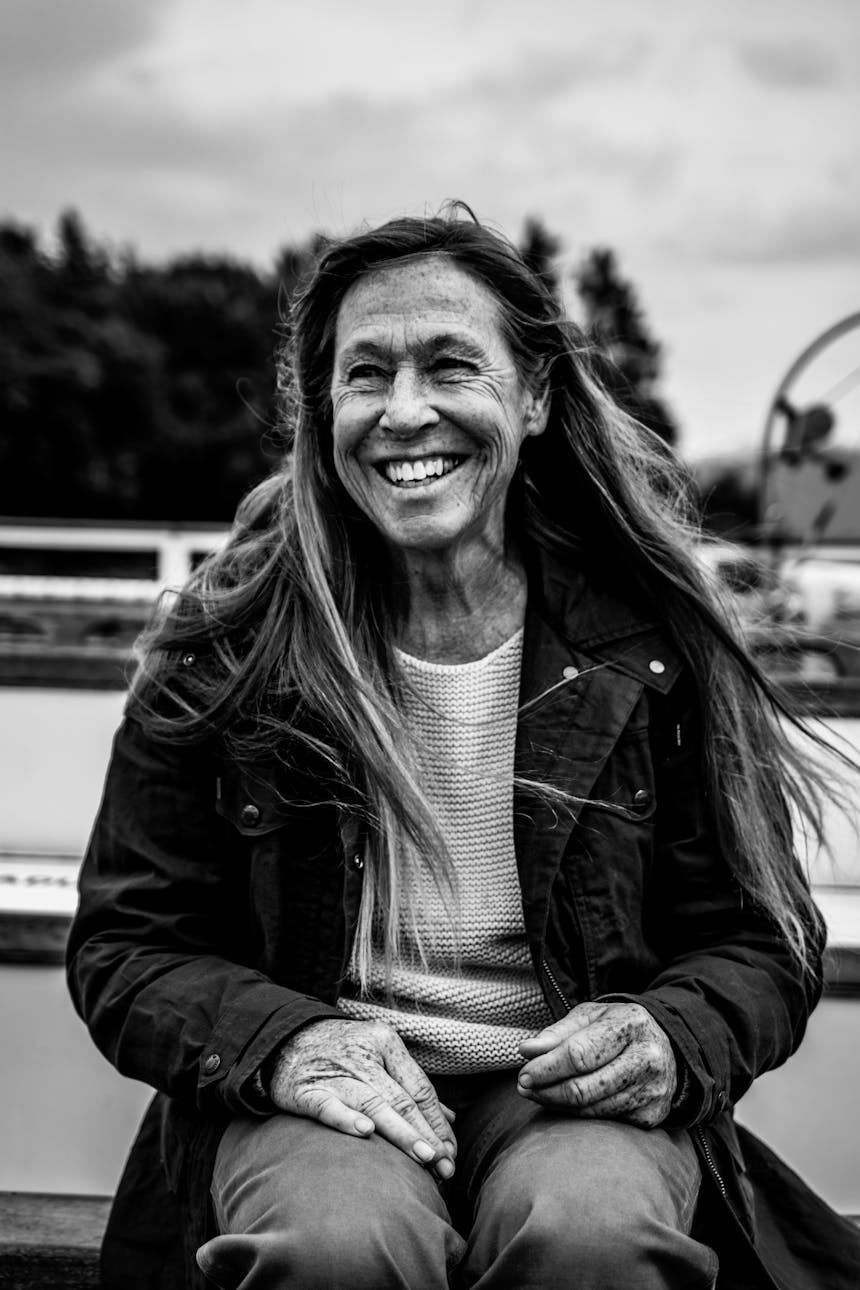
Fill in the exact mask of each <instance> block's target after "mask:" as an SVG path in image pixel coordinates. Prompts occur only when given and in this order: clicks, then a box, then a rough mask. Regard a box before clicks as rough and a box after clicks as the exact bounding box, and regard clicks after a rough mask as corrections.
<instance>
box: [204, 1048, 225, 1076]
mask: <svg viewBox="0 0 860 1290" xmlns="http://www.w3.org/2000/svg"><path fill="white" fill-rule="evenodd" d="M220 1065H221V1058H220V1057H219V1056H218V1054H217V1053H210V1054H209V1056H208V1057H207V1058H206V1061H205V1062H204V1063H203V1074H204V1075H214V1074H215V1072H216V1071H217V1069H218V1067H219V1066H220Z"/></svg>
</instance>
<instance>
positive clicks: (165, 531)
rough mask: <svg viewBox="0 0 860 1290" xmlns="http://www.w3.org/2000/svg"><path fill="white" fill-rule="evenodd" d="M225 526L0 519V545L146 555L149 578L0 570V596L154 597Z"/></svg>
mask: <svg viewBox="0 0 860 1290" xmlns="http://www.w3.org/2000/svg"><path fill="white" fill-rule="evenodd" d="M227 532H228V530H227V526H226V525H214V524H213V525H200V526H193V527H192V526H185V525H176V526H170V525H165V526H163V527H162V526H150V525H145V524H140V525H118V524H117V525H114V524H105V525H90V524H71V523H70V524H61V523H60V524H54V523H45V522H41V523H40V522H39V521H25V520H20V521H16V520H5V521H3V520H0V550H3V549H5V550H15V549H17V550H19V551H20V550H28V551H35V550H38V551H44V552H45V553H46V555H47V554H48V553H49V552H51V551H56V552H60V551H62V552H64V553H65V552H68V551H79V552H81V553H87V552H105V553H112V552H116V553H117V554H122V553H125V552H139V553H143V554H150V555H152V557H153V562H154V566H155V577H154V578H128V577H117V578H113V577H107V576H102V577H89V576H80V577H78V576H66V575H59V576H54V575H51V574H14V573H5V574H0V597H9V598H12V599H21V598H26V599H41V598H44V599H46V600H57V599H62V600H66V599H74V598H78V597H80V598H81V599H85V600H105V599H111V600H132V601H141V600H143V601H146V600H154V599H155V597H156V596H157V595H158V593H159V592H160V591H161V590H163V588H164V587H178V586H181V585H182V583H183V582H184V581H185V579H186V578H187V577H188V575H189V573H190V572H191V570H192V568H193V567H194V564H195V562H196V560H197V559H199V557H200V555H201V554H205V553H207V552H209V551H213V550H215V549H216V548H217V547H219V546H221V544H222V543H223V542H224V541H225V540H226V537H227Z"/></svg>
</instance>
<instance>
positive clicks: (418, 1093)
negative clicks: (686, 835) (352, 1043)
mask: <svg viewBox="0 0 860 1290" xmlns="http://www.w3.org/2000/svg"><path fill="white" fill-rule="evenodd" d="M395 1039H396V1043H393V1044H391V1045H390V1048H389V1049H387V1050H386V1053H385V1069H386V1071H387V1072H388V1074H389V1075H390V1076H391V1078H392V1079H393V1080H394V1082H395V1083H396V1084H398V1085H399V1086H400V1087H401V1088H402V1089H403V1090H404V1092H405V1093H406V1094H407V1095H408V1097H409V1098H411V1099H412V1101H413V1102H414V1104H415V1107H416V1108H417V1110H418V1112H419V1113H420V1116H421V1120H422V1121H423V1123H425V1124H427V1125H429V1127H430V1129H431V1131H432V1133H433V1135H434V1137H435V1138H436V1139H438V1142H439V1143H440V1145H441V1148H442V1150H443V1151H444V1150H447V1152H448V1153H449V1154H451V1155H456V1153H457V1140H456V1138H455V1137H454V1133H453V1130H452V1129H451V1119H450V1118H449V1116H453V1112H451V1111H449V1112H448V1115H446V1114H445V1109H443V1107H442V1103H441V1102H440V1101H439V1097H438V1095H437V1093H436V1090H435V1088H434V1087H433V1085H432V1084H431V1082H430V1080H429V1079H428V1078H427V1076H426V1075H425V1074H424V1071H423V1070H422V1069H421V1067H420V1066H419V1065H418V1063H417V1062H416V1061H415V1059H414V1058H413V1057H412V1056H410V1054H409V1052H408V1051H407V1049H406V1047H405V1045H404V1044H403V1043H402V1041H401V1040H400V1038H399V1036H395ZM406 1118H407V1119H408V1120H409V1121H410V1123H413V1122H414V1123H416V1126H417V1124H418V1120H417V1118H416V1119H415V1120H414V1121H413V1119H412V1117H411V1116H410V1115H407V1116H406Z"/></svg>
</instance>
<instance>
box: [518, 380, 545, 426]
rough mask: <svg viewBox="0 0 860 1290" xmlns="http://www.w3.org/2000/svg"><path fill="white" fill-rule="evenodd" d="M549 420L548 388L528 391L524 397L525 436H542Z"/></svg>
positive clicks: (543, 387)
mask: <svg viewBox="0 0 860 1290" xmlns="http://www.w3.org/2000/svg"><path fill="white" fill-rule="evenodd" d="M548 420H549V386H548V385H544V386H542V387H541V388H540V389H539V390H529V392H528V394H527V395H526V407H525V416H524V417H523V422H524V426H525V432H526V434H527V435H538V434H543V432H544V430H546V424H547V421H548Z"/></svg>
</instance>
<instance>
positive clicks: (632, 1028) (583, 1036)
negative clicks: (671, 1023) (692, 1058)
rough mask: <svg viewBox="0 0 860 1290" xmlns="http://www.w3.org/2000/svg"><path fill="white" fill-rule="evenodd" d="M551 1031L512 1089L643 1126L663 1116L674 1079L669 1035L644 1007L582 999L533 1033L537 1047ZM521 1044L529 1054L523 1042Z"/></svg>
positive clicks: (550, 1104)
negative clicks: (550, 1040) (582, 1003)
mask: <svg viewBox="0 0 860 1290" xmlns="http://www.w3.org/2000/svg"><path fill="white" fill-rule="evenodd" d="M595 1008H598V1009H599V1011H595V1010H594V1009H595ZM586 1010H589V1015H588V1017H587V1018H586V1019H585V1024H584V1025H583V1024H582V1022H583V1019H584V1014H585V1013H586ZM575 1014H579V1015H575ZM549 1032H552V1033H551V1036H550V1037H551V1038H553V1039H555V1040H556V1043H555V1047H553V1048H550V1049H548V1050H545V1051H543V1052H542V1053H540V1054H539V1055H537V1056H535V1057H533V1058H532V1059H531V1060H530V1061H528V1062H526V1064H525V1066H524V1067H523V1068H522V1070H521V1071H520V1075H519V1081H518V1090H519V1092H520V1093H521V1094H522V1095H523V1096H524V1097H528V1098H529V1099H530V1100H532V1101H534V1102H538V1103H540V1105H541V1106H547V1107H553V1108H556V1109H559V1110H567V1111H572V1112H574V1113H575V1114H577V1115H580V1116H583V1117H590V1118H598V1117H599V1118H603V1119H623V1120H627V1121H629V1122H630V1123H632V1124H639V1125H641V1126H642V1127H653V1126H654V1125H656V1124H659V1123H660V1122H661V1121H662V1120H663V1119H665V1117H666V1115H667V1114H668V1111H669V1107H670V1105H671V1101H672V1096H673V1093H674V1089H675V1084H676V1081H677V1071H676V1067H675V1058H674V1054H673V1052H672V1046H671V1044H670V1043H669V1039H668V1037H667V1036H666V1034H665V1032H664V1031H663V1030H662V1029H661V1028H660V1027H659V1026H658V1025H657V1023H656V1022H655V1021H654V1019H653V1017H652V1016H651V1015H650V1013H649V1012H648V1011H647V1010H646V1009H645V1008H643V1007H642V1006H641V1005H639V1004H628V1003H607V1004H604V1005H585V1006H584V1007H582V1008H578V1009H574V1010H573V1012H572V1013H571V1014H569V1015H568V1016H567V1017H565V1018H563V1019H562V1021H560V1022H556V1023H555V1025H554V1026H550V1027H548V1030H547V1031H544V1032H542V1033H541V1035H539V1036H537V1037H536V1038H537V1040H538V1041H540V1046H541V1047H544V1041H545V1039H546V1036H547V1034H548V1033H549ZM523 1052H524V1055H527V1050H526V1048H525V1046H523Z"/></svg>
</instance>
